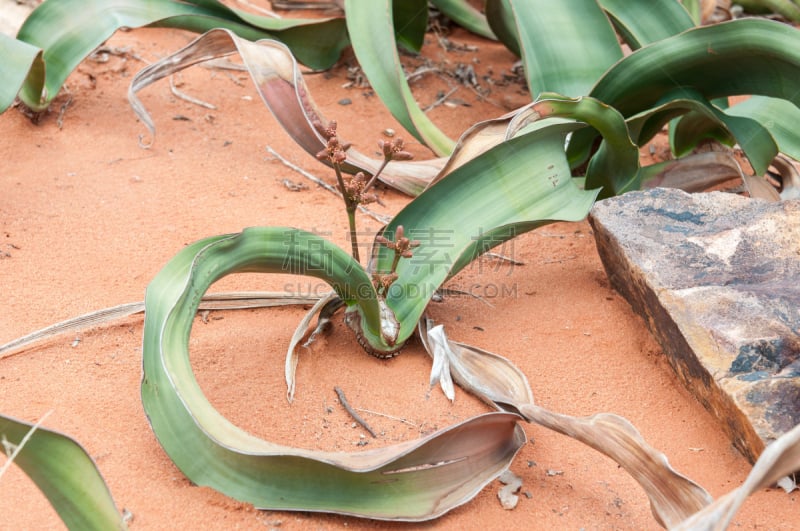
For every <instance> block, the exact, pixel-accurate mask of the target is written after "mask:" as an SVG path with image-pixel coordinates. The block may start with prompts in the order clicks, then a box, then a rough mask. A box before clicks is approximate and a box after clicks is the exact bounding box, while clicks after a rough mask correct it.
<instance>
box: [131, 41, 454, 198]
mask: <svg viewBox="0 0 800 531" xmlns="http://www.w3.org/2000/svg"><path fill="white" fill-rule="evenodd" d="M235 53H238V54H239V56H240V57H241V58H242V61H243V62H244V66H245V68H246V69H247V71H248V72H249V74H250V77H251V78H252V79H253V82H254V83H255V87H256V90H257V91H258V94H259V96H261V99H262V101H263V102H264V103H265V104H266V105H267V107H268V108H269V110H270V111H271V112H272V114H273V115H274V116H275V119H276V120H277V121H278V122H279V123H280V124H281V126H282V127H283V128H284V130H285V131H286V132H287V133H288V134H289V136H291V137H292V139H293V140H294V141H295V142H297V143H298V144H299V145H300V146H301V147H302V148H303V149H304V150H305V151H306V152H308V153H309V154H311V155H312V156H316V154H317V153H318V152H319V151H320V150H322V149H324V148H325V146H326V143H325V140H324V139H323V138H322V136H321V135H320V134H319V132H318V131H317V128H315V127H314V123H320V124H322V126H327V124H328V123H330V122H329V121H328V120H327V119H326V118H325V117H324V116H323V115H322V113H321V112H320V111H319V109H318V108H317V105H316V104H315V103H314V100H313V98H312V96H311V94H310V93H309V91H308V87H307V86H306V84H305V81H304V80H303V76H302V74H301V73H300V69H299V67H298V65H297V62H296V61H295V59H294V57H293V56H292V54H291V52H290V51H289V48H287V47H286V46H285V45H283V44H281V43H279V42H277V41H272V40H267V39H264V40H260V41H257V42H251V41H248V40H246V39H243V38H241V37H238V36H237V35H236V34H234V33H233V32H231V31H228V30H225V29H214V30H211V31H208V32H206V33H204V34H203V35H201V36H200V37H198V38H197V39H195V40H194V41H192V42H191V43H189V44H188V45H187V46H186V47H184V48H182V49H181V50H178V51H177V52H175V53H173V54H171V55H169V56H167V57H165V58H163V59H161V60H160V61H157V62H155V63H153V64H152V65H149V66H147V67H145V68H144V69H142V70H141V71H140V72H139V73H137V74H136V76H134V78H133V81H132V82H131V85H130V87H129V89H128V100H129V101H130V104H131V106H132V107H133V111H134V112H135V113H136V115H137V116H138V117H139V119H140V120H141V121H142V123H144V124H145V126H146V127H147V129H148V131H149V132H150V134H151V135H153V134H155V124H154V123H153V120H152V118H151V117H150V115H149V113H148V112H147V110H146V109H145V108H144V106H143V105H142V103H141V101H140V100H139V98H138V96H137V93H138V92H139V91H140V90H142V89H143V88H145V87H147V86H149V85H151V84H152V83H155V82H156V81H158V80H160V79H163V78H164V77H167V76H169V75H171V74H174V73H175V72H179V71H181V70H183V69H185V68H188V67H190V66H193V65H195V64H198V63H201V62H204V61H209V60H212V59H216V58H219V57H225V56H228V55H231V54H235ZM342 142H344V141H342ZM382 163H383V160H378V159H373V158H370V157H367V156H366V155H364V154H362V153H360V152H358V151H357V150H355V149H352V148H351V149H350V150H348V152H347V161H346V163H345V164H343V166H342V169H343V170H344V171H346V172H348V173H353V174H355V173H357V172H359V171H363V172H364V173H366V174H369V175H373V174H375V173H376V172H377V171H378V168H379V167H380V166H381V164H382ZM441 165H442V161H441V160H439V159H433V160H428V161H393V162H392V164H390V165H389V166H388V167H387V168H386V169H385V170H384V171H383V172H382V173H381V175H380V177H379V178H380V180H381V181H383V182H384V183H386V184H388V185H389V186H391V187H393V188H396V189H398V190H400V191H401V192H404V193H406V194H409V195H417V194H419V193H420V192H421V191H422V190H423V189H424V188H425V187H426V186H427V184H428V183H429V182H430V180H431V179H433V177H434V176H435V175H436V174H437V173H438V172H439V170H440V168H441Z"/></svg>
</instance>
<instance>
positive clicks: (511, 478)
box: [497, 470, 522, 511]
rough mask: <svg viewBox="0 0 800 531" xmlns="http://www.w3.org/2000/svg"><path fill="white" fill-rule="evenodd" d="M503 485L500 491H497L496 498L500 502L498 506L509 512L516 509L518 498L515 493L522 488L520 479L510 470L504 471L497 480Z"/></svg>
mask: <svg viewBox="0 0 800 531" xmlns="http://www.w3.org/2000/svg"><path fill="white" fill-rule="evenodd" d="M497 479H498V480H500V483H502V484H503V486H502V487H500V490H498V491H497V498H498V499H499V500H500V505H502V506H503V509H505V510H507V511H510V510H511V509H514V508H516V506H517V503H519V496H518V495H517V493H518V492H519V489H521V488H522V478H521V477H519V476H517V475H516V474H514V473H513V472H512V471H510V470H506V471H505V472H503V473H502V474H500V477H498V478H497Z"/></svg>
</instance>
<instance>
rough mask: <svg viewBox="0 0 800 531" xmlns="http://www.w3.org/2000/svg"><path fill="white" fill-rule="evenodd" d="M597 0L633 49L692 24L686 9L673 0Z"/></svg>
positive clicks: (663, 37) (668, 35)
mask: <svg viewBox="0 0 800 531" xmlns="http://www.w3.org/2000/svg"><path fill="white" fill-rule="evenodd" d="M598 3H599V4H600V7H602V8H603V9H604V10H605V11H606V13H608V15H609V17H611V20H612V21H613V22H614V26H615V27H616V28H617V31H619V33H620V35H622V37H623V38H624V39H625V42H627V43H628V44H629V45H630V47H631V48H632V49H634V50H636V49H638V48H641V47H642V46H645V45H647V44H650V43H653V42H656V41H659V40H661V39H666V38H667V37H672V36H673V35H676V34H678V33H680V32H682V31H684V30H687V29H690V28H692V27H694V26H695V24H694V22H693V21H692V18H691V17H690V16H689V13H688V12H687V11H686V9H685V8H684V7H683V6H682V5H681V4H680V2H678V1H677V0H660V1H658V2H631V1H630V0H598Z"/></svg>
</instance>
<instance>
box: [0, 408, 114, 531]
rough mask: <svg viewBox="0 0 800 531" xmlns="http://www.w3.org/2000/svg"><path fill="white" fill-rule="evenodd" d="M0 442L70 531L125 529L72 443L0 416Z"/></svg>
mask: <svg viewBox="0 0 800 531" xmlns="http://www.w3.org/2000/svg"><path fill="white" fill-rule="evenodd" d="M0 440H2V441H5V442H8V443H10V446H9V449H12V448H14V449H15V451H16V453H14V454H12V455H13V459H14V461H13V463H14V464H16V465H17V466H19V467H20V468H21V469H22V470H23V471H24V472H25V473H26V474H27V475H28V477H30V478H31V480H33V482H34V483H36V486H37V487H39V489H40V490H41V491H42V493H43V494H44V495H45V496H46V497H47V499H48V501H50V503H51V504H52V506H53V508H54V509H55V510H56V512H57V513H58V515H59V516H60V517H61V519H62V520H63V521H64V523H65V524H66V525H67V527H69V528H70V529H86V530H98V531H100V530H105V529H126V528H127V526H126V525H125V522H124V520H123V518H122V515H121V514H120V513H119V511H118V510H117V507H116V506H115V505H114V500H113V499H112V498H111V493H110V492H109V491H108V487H107V486H106V483H105V481H104V480H103V477H102V476H101V475H100V472H99V471H98V470H97V465H95V463H94V461H92V458H91V457H89V454H87V453H86V450H84V449H83V447H82V446H81V445H80V444H78V443H77V442H76V441H75V440H74V439H72V438H70V437H67V436H66V435H63V434H61V433H58V432H56V431H53V430H49V429H47V428H43V427H41V426H34V425H32V424H30V423H28V422H24V421H21V420H17V419H14V418H11V417H7V416H5V415H0Z"/></svg>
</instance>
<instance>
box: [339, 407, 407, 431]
mask: <svg viewBox="0 0 800 531" xmlns="http://www.w3.org/2000/svg"><path fill="white" fill-rule="evenodd" d="M354 409H355V410H356V411H361V412H362V413H369V414H370V415H377V416H379V417H385V418H387V419H392V420H396V421H398V422H402V423H403V424H408V425H409V426H414V427H415V428H416V427H417V425H416V424H414V423H413V422H411V421H410V420H408V419H404V418H402V417H395V416H393V415H387V414H386V413H380V412H378V411H372V410H370V409H364V408H361V407H357V408H354Z"/></svg>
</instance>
